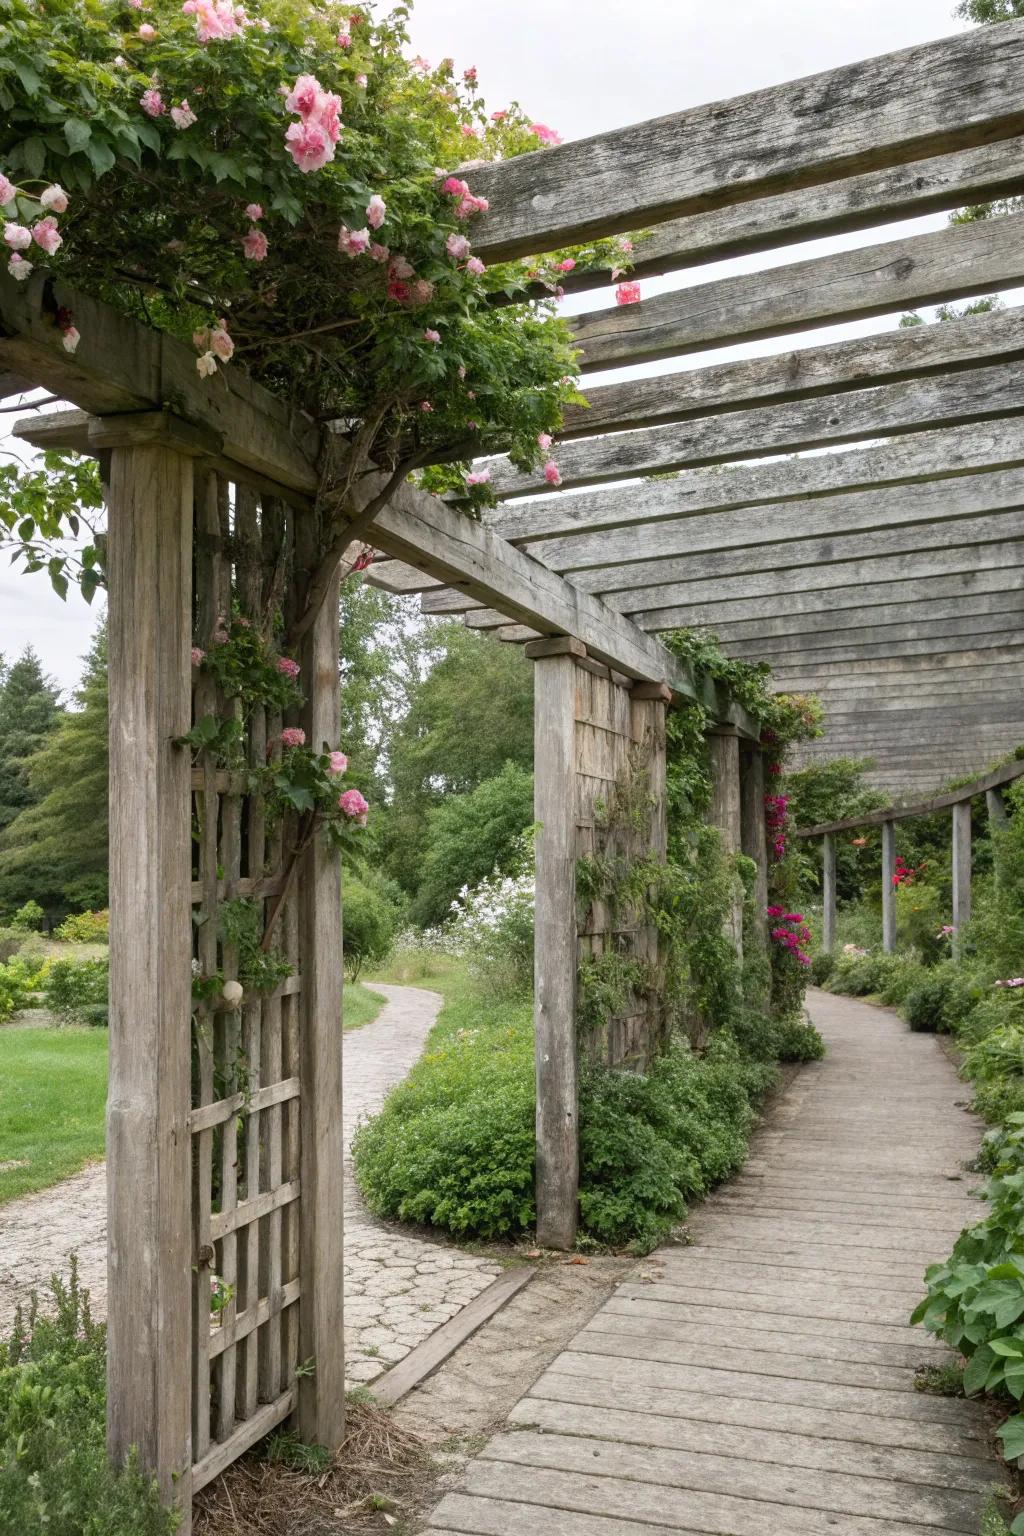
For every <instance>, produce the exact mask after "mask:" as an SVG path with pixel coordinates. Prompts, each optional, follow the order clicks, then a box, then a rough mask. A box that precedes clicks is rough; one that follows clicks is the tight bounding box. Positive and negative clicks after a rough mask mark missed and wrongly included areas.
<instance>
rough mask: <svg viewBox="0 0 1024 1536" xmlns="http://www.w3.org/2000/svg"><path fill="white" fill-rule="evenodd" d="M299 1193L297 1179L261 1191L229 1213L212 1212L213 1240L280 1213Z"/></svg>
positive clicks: (241, 1202)
mask: <svg viewBox="0 0 1024 1536" xmlns="http://www.w3.org/2000/svg"><path fill="white" fill-rule="evenodd" d="M300 1192H301V1191H300V1185H299V1181H298V1179H291V1180H289V1181H288V1183H286V1184H278V1185H277V1186H276V1187H275V1188H273V1189H264V1190H262V1191H261V1192H260V1193H259V1194H258V1195H254V1196H253V1198H252V1199H251V1200H242V1201H240V1202H239V1204H237V1205H236V1206H234V1207H233V1209H232V1210H230V1211H214V1213H213V1216H212V1218H211V1221H210V1227H211V1231H212V1233H213V1237H214V1240H215V1241H216V1240H217V1239H218V1238H221V1237H223V1236H224V1234H225V1233H226V1232H237V1231H238V1230H239V1228H240V1227H247V1226H248V1225H249V1223H250V1222H251V1221H259V1220H261V1218H262V1217H264V1216H269V1215H271V1214H272V1213H273V1212H274V1211H280V1209H281V1207H282V1206H284V1205H290V1204H291V1202H292V1201H293V1200H297V1199H298V1198H299V1194H300Z"/></svg>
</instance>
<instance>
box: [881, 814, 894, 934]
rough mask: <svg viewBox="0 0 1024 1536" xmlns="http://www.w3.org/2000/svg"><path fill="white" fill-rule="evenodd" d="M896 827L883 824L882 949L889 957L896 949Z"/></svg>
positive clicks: (886, 823) (891, 823)
mask: <svg viewBox="0 0 1024 1536" xmlns="http://www.w3.org/2000/svg"><path fill="white" fill-rule="evenodd" d="M895 881H896V826H895V823H894V822H892V821H883V823H882V948H883V949H884V950H885V952H886V954H887V955H891V954H893V953H894V951H895V949H896V884H895Z"/></svg>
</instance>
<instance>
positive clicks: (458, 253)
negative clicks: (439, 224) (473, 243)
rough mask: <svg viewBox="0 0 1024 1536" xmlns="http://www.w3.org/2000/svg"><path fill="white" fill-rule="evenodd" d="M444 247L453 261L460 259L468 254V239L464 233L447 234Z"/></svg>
mask: <svg viewBox="0 0 1024 1536" xmlns="http://www.w3.org/2000/svg"><path fill="white" fill-rule="evenodd" d="M444 248H445V250H446V251H447V252H448V255H449V256H450V257H451V258H452V260H453V261H462V260H463V259H464V258H465V257H466V256H468V255H469V241H468V240H467V239H466V237H465V235H456V234H451V235H449V236H448V239H447V240H446V241H445V243H444Z"/></svg>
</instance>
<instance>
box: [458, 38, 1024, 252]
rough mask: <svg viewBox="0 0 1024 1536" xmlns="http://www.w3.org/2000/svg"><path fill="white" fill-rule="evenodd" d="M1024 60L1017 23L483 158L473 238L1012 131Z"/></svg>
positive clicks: (575, 235)
mask: <svg viewBox="0 0 1024 1536" xmlns="http://www.w3.org/2000/svg"><path fill="white" fill-rule="evenodd" d="M1022 65H1024V29H1021V28H1020V27H1019V25H1018V24H1016V23H1014V22H1007V23H1005V24H1003V25H1002V26H999V27H993V28H989V29H986V31H985V32H984V33H977V32H966V33H961V34H959V35H958V36H955V37H952V38H945V39H942V40H941V41H939V42H934V43H926V44H924V45H922V46H918V47H915V48H907V49H904V50H902V51H901V52H899V53H891V54H884V55H882V56H881V57H879V58H875V59H868V60H864V61H861V62H858V63H856V64H851V65H846V66H844V67H843V68H841V69H834V70H828V71H826V72H825V73H822V74H818V75H811V76H808V77H806V78H805V79H803V80H796V81H792V82H790V83H788V84H786V85H781V86H772V87H770V88H768V89H766V90H760V91H754V92H751V93H749V94H748V95H745V96H738V97H734V98H732V99H731V100H729V101H720V102H714V103H710V104H709V105H707V106H700V107H692V108H690V109H689V110H688V111H685V112H680V113H676V114H674V115H672V116H669V117H662V118H655V119H652V120H651V121H649V122H644V123H637V124H634V125H633V126H631V127H628V128H620V129H616V130H615V131H614V132H611V133H605V134H598V135H596V136H595V137H593V138H589V139H582V140H580V141H579V142H578V143H575V144H566V145H564V146H562V147H561V148H559V149H552V150H544V151H541V152H539V153H537V154H533V155H524V156H522V157H521V158H518V159H515V160H508V161H504V162H502V163H500V164H497V165H491V166H485V167H481V168H479V169H473V170H471V171H467V173H466V174H467V177H468V179H469V181H470V185H471V187H472V189H473V191H474V192H475V193H476V194H477V195H478V196H486V197H487V198H488V200H489V202H490V211H489V212H488V213H485V214H483V215H482V216H481V217H480V218H479V219H478V220H477V221H476V223H475V225H474V232H473V244H474V247H475V249H477V250H478V251H479V252H480V254H481V255H482V256H485V257H487V258H488V259H490V260H498V259H502V260H503V259H506V258H508V257H511V256H529V255H532V254H535V253H537V252H538V251H544V250H553V249H555V248H556V247H558V246H561V245H564V244H571V243H573V242H577V241H580V240H587V239H590V238H591V237H593V236H596V235H601V234H614V233H615V232H617V231H625V230H630V229H637V228H640V227H643V226H644V225H647V224H657V223H661V222H664V221H665V220H666V219H671V218H677V217H681V216H683V215H690V214H696V213H702V212H705V211H706V210H708V209H712V208H721V207H728V206H731V205H733V204H736V203H741V202H748V201H750V200H751V199H753V198H756V197H767V196H773V195H776V194H778V193H782V192H785V191H792V190H796V189H798V188H800V187H809V186H820V185H821V184H822V183H825V182H831V181H837V180H841V179H845V178H847V177H850V176H856V175H860V174H864V173H866V172H868V171H871V170H875V169H880V168H882V167H884V166H891V165H900V164H905V163H907V162H908V161H911V160H917V159H921V158H923V157H924V156H926V155H938V154H947V153H951V152H952V151H954V150H956V149H961V148H962V149H966V148H968V147H970V146H971V145H976V144H984V143H991V142H995V141H998V140H1000V139H1004V138H1008V137H1010V136H1011V135H1012V134H1014V133H1019V132H1021V130H1022V128H1024V120H1022V116H1021V109H1020V100H1019V96H1018V94H1017V90H1016V82H1017V81H1018V80H1019V78H1020V75H1021V72H1022Z"/></svg>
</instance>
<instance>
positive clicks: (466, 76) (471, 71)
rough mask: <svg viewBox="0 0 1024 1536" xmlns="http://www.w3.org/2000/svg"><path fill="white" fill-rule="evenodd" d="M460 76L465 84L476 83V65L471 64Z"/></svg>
mask: <svg viewBox="0 0 1024 1536" xmlns="http://www.w3.org/2000/svg"><path fill="white" fill-rule="evenodd" d="M462 78H463V80H465V82H466V84H467V85H475V84H476V65H475V64H471V65H470V67H469V68H468V69H467V70H464V71H463V74H462Z"/></svg>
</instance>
